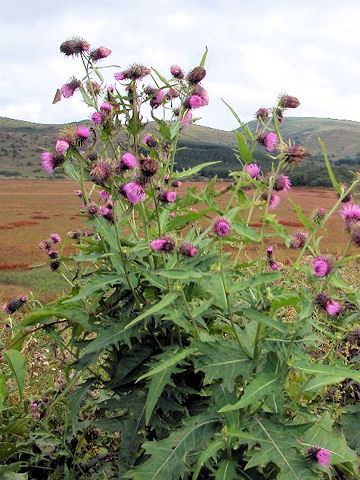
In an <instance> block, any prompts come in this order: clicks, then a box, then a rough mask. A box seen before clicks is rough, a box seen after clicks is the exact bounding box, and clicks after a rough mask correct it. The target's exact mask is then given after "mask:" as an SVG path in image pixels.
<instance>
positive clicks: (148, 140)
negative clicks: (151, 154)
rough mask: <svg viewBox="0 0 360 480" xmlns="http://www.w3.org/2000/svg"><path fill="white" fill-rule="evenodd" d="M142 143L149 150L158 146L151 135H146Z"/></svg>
mask: <svg viewBox="0 0 360 480" xmlns="http://www.w3.org/2000/svg"><path fill="white" fill-rule="evenodd" d="M142 141H143V143H145V145H147V146H148V147H150V148H155V147H156V146H157V144H158V142H157V140H156V139H155V138H154V137H153V136H152V135H151V133H147V134H146V135H145V136H144V138H143V139H142Z"/></svg>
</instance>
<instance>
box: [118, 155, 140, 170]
mask: <svg viewBox="0 0 360 480" xmlns="http://www.w3.org/2000/svg"><path fill="white" fill-rule="evenodd" d="M137 166H138V161H137V160H136V157H135V155H133V154H132V153H130V152H126V153H124V154H123V155H122V156H121V160H120V162H119V163H118V166H117V171H120V172H122V171H124V170H132V169H133V168H135V167H137Z"/></svg>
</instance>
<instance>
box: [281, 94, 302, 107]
mask: <svg viewBox="0 0 360 480" xmlns="http://www.w3.org/2000/svg"><path fill="white" fill-rule="evenodd" d="M299 105H300V102H299V100H298V99H297V98H296V97H292V96H291V95H287V94H286V93H285V94H284V95H281V97H280V98H279V107H280V108H297V107H298V106H299Z"/></svg>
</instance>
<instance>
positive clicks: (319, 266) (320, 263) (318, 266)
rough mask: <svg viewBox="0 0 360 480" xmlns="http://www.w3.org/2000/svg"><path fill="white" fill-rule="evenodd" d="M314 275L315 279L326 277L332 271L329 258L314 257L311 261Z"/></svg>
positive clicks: (331, 263)
mask: <svg viewBox="0 0 360 480" xmlns="http://www.w3.org/2000/svg"><path fill="white" fill-rule="evenodd" d="M312 266H313V269H314V275H316V276H317V277H326V275H329V273H330V272H331V271H332V269H333V262H332V260H331V258H329V257H323V256H321V257H316V258H315V259H314V260H313V261H312Z"/></svg>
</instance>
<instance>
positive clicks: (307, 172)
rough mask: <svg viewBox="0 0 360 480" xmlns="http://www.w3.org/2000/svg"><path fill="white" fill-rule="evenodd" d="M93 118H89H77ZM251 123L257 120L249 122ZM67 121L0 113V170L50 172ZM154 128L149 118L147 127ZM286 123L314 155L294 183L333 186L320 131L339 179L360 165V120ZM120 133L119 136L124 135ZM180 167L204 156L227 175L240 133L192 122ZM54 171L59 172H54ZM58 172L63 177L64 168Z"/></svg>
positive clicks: (260, 156) (287, 134)
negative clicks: (47, 162) (46, 153)
mask: <svg viewBox="0 0 360 480" xmlns="http://www.w3.org/2000/svg"><path fill="white" fill-rule="evenodd" d="M76 123H82V124H89V122H88V121H82V122H76ZM249 125H250V127H254V126H255V122H249ZM62 127H64V124H51V125H48V124H40V123H31V122H26V121H22V120H13V119H10V118H3V117H0V176H2V177H4V176H11V177H16V176H18V177H47V176H48V175H47V174H46V173H45V172H44V171H43V170H42V168H41V164H40V153H41V151H42V149H47V148H52V147H53V146H54V144H55V141H56V139H57V137H58V134H59V131H60V129H61V128H62ZM152 128H153V123H149V125H148V126H147V127H146V129H147V130H151V129H152ZM281 129H282V132H283V137H284V139H285V140H288V139H291V140H292V141H295V142H296V143H298V144H302V145H304V146H305V147H307V148H308V150H309V151H310V152H311V153H312V157H311V158H310V159H309V160H308V161H307V162H306V163H305V164H304V165H302V166H300V167H296V169H294V171H293V172H292V173H291V179H292V181H293V184H294V185H322V186H328V185H329V180H328V178H327V173H326V170H325V166H324V162H323V159H322V156H321V152H320V146H319V143H318V137H319V136H320V137H321V138H322V139H323V140H324V141H325V143H326V145H327V149H328V153H329V157H330V159H331V160H332V162H333V163H334V169H335V173H336V175H337V176H338V179H339V181H343V182H346V181H348V180H349V179H350V178H351V176H352V175H353V173H352V172H354V171H356V170H358V168H359V165H360V123H358V122H353V121H348V120H333V119H328V118H312V117H291V118H285V119H284V121H283V123H282V125H281ZM120 140H121V138H119V141H120ZM179 147H181V148H180V150H179V152H178V154H177V164H178V168H187V167H190V166H193V165H196V164H198V163H200V162H207V161H220V162H221V163H219V164H217V165H216V166H214V167H210V168H209V169H207V170H206V171H205V172H204V174H205V175H206V176H208V177H209V176H212V175H215V174H218V175H219V177H222V178H226V177H227V175H228V172H229V170H234V169H236V168H237V166H238V161H237V160H236V158H235V155H234V151H233V149H234V148H235V147H236V138H235V135H234V134H233V133H232V132H227V131H224V130H219V129H214V128H209V127H205V126H201V125H191V126H189V127H188V128H187V129H186V130H185V132H184V134H183V135H182V137H181V140H180V142H179ZM255 158H256V159H257V161H258V162H259V163H260V165H261V167H262V169H263V170H264V171H266V170H267V169H268V168H269V160H268V158H267V157H266V156H265V152H264V149H263V147H260V146H259V147H258V148H257V149H256V152H255ZM53 177H54V176H53ZM55 177H57V178H61V173H56V174H55Z"/></svg>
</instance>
